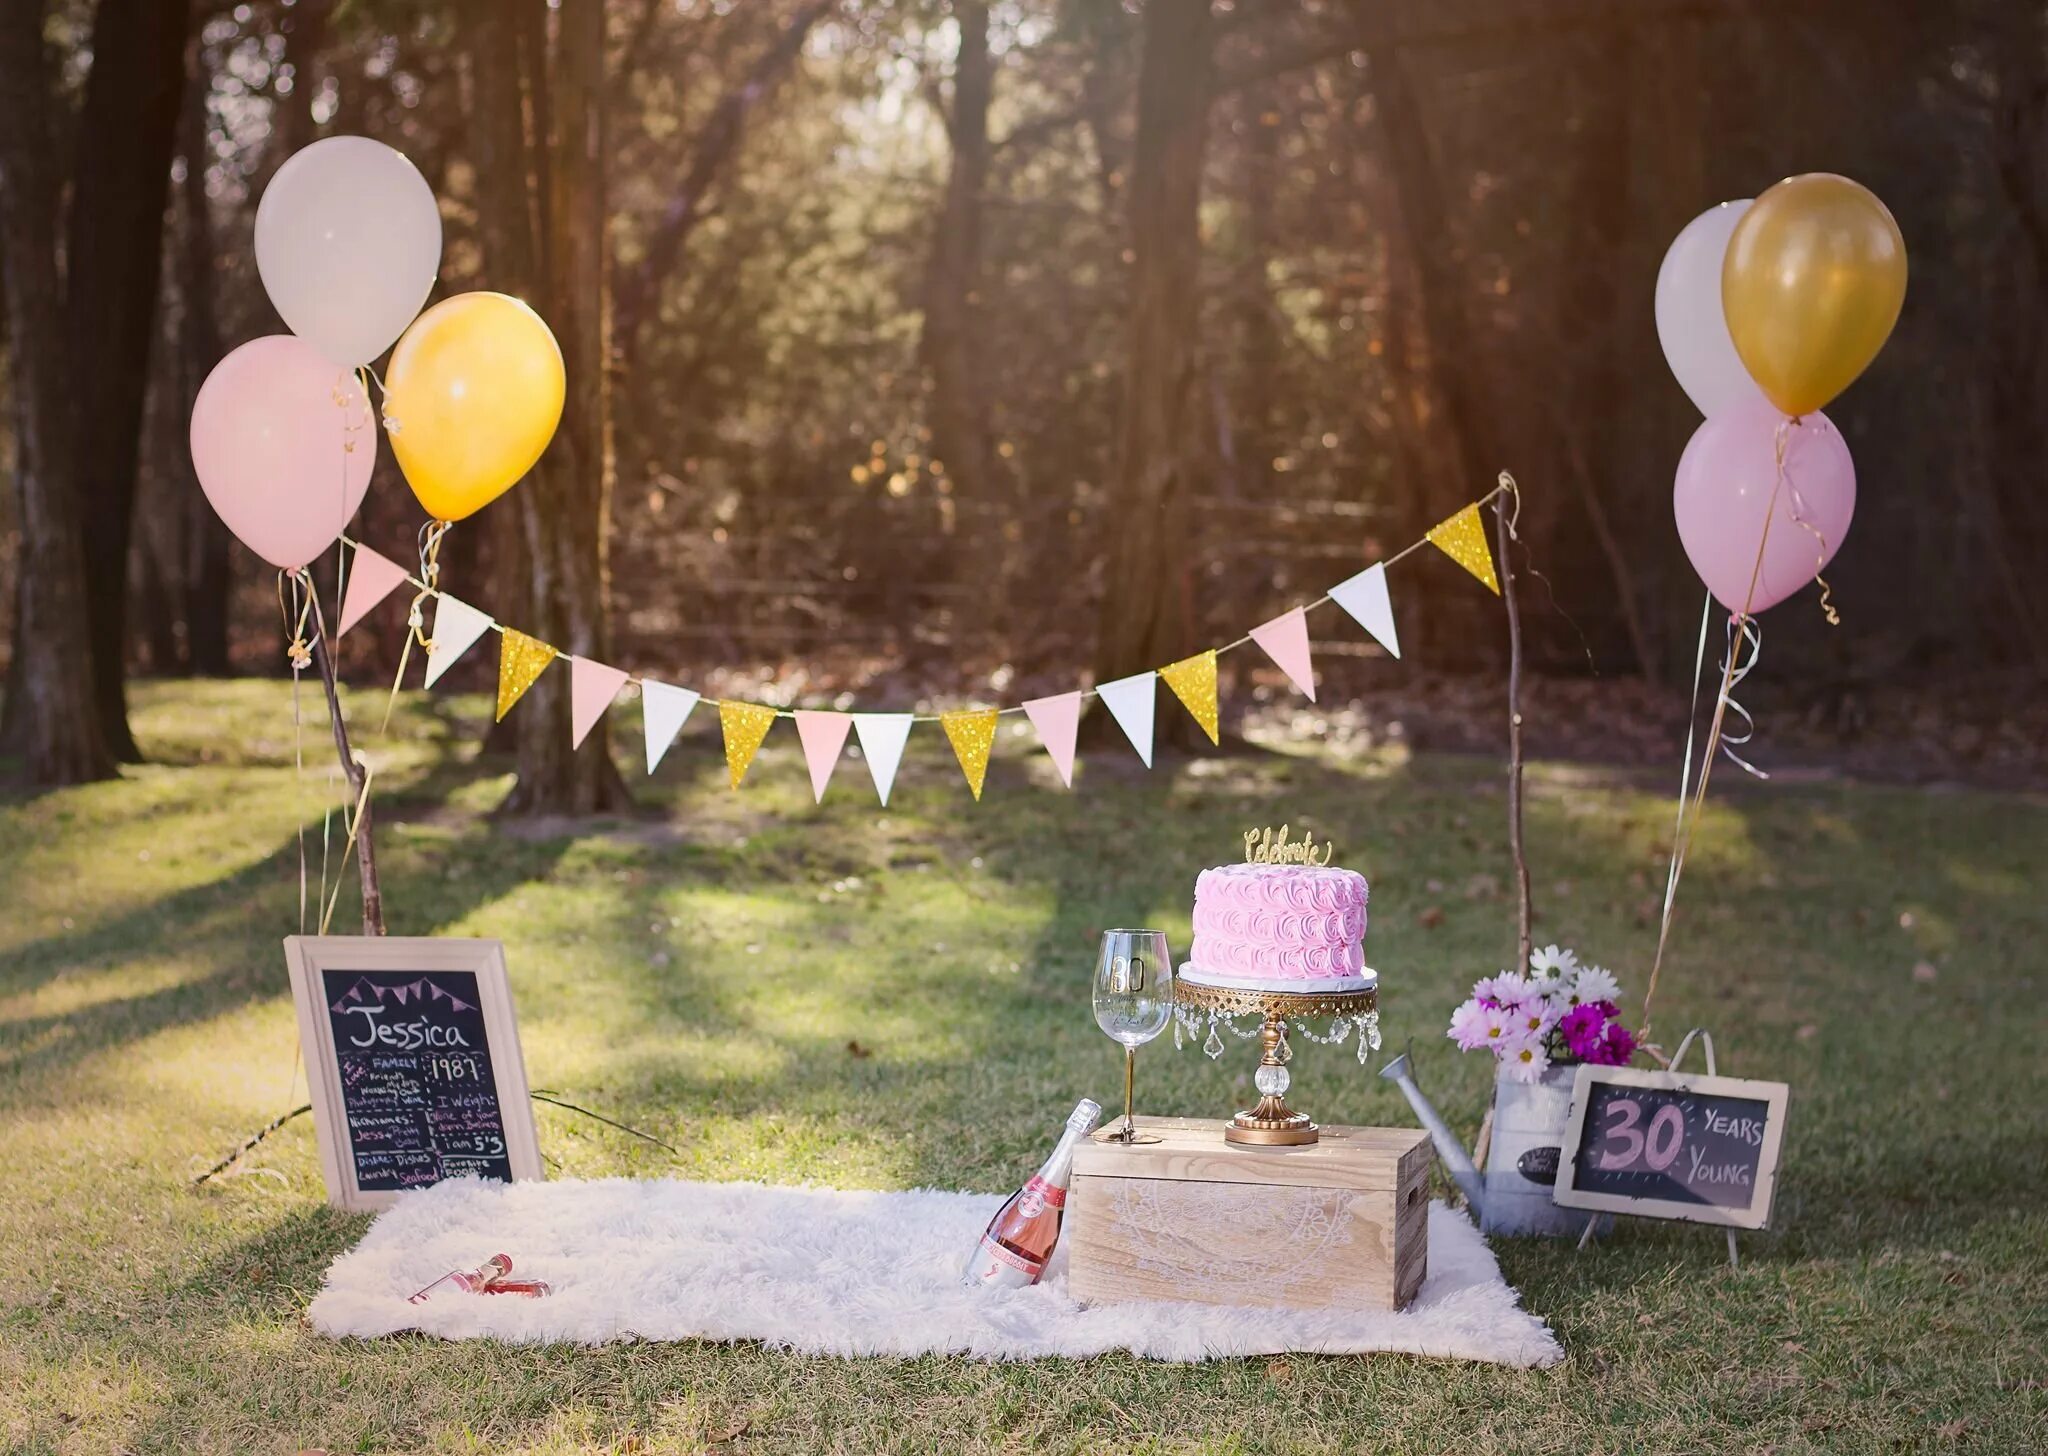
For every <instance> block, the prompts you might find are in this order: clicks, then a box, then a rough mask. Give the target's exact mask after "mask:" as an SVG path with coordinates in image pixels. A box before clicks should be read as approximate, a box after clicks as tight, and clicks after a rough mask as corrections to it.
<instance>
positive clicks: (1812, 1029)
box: [1792, 1021, 1820, 1041]
mask: <svg viewBox="0 0 2048 1456" xmlns="http://www.w3.org/2000/svg"><path fill="white" fill-rule="evenodd" d="M1792 1034H1793V1035H1794V1036H1796V1037H1798V1038H1799V1039H1800V1040H1801V1041H1812V1040H1813V1039H1814V1038H1815V1037H1817V1036H1819V1035H1820V1028H1819V1027H1818V1026H1815V1025H1814V1024H1813V1023H1812V1022H1810V1021H1809V1022H1807V1023H1806V1025H1804V1026H1802V1027H1800V1028H1799V1030H1797V1031H1795V1032H1793V1033H1792Z"/></svg>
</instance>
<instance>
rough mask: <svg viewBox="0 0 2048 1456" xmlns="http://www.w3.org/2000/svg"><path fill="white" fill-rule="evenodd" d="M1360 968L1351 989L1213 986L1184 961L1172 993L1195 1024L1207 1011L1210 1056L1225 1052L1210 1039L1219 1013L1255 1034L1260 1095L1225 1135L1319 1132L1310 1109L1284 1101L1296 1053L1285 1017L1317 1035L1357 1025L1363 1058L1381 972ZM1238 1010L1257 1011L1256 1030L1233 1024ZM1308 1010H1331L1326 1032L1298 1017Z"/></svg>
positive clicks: (1251, 1139) (1333, 1036)
mask: <svg viewBox="0 0 2048 1456" xmlns="http://www.w3.org/2000/svg"><path fill="white" fill-rule="evenodd" d="M1365 974H1366V978H1367V980H1366V984H1365V985H1364V986H1363V987H1361V988H1359V989H1356V990H1348V991H1327V992H1310V993H1303V992H1298V991H1270V990H1252V989H1248V988H1240V987H1235V986H1213V985H1209V984H1207V983H1205V982H1202V981H1198V980H1191V979H1189V977H1188V975H1187V973H1186V969H1185V968H1183V970H1182V975H1181V978H1180V979H1179V980H1178V981H1177V982H1175V984H1174V999H1175V1001H1176V1002H1177V1003H1178V1007H1179V1008H1180V1009H1182V1010H1183V1011H1185V1012H1190V1013H1193V1018H1192V1019H1193V1021H1194V1025H1196V1026H1198V1025H1199V1024H1200V1020H1201V1014H1202V1013H1204V1012H1206V1013H1207V1020H1208V1023H1209V1037H1210V1044H1209V1046H1208V1047H1205V1050H1208V1052H1209V1055H1210V1056H1212V1057H1215V1056H1220V1055H1221V1054H1222V1049H1221V1047H1220V1046H1218V1045H1216V1043H1215V1037H1216V1024H1217V1023H1218V1022H1219V1021H1220V1022H1222V1023H1223V1024H1224V1025H1225V1026H1228V1027H1230V1029H1231V1031H1232V1032H1234V1033H1236V1034H1237V1035H1238V1036H1240V1037H1245V1038H1249V1037H1251V1036H1253V1035H1256V1036H1257V1037H1258V1038H1259V1047H1260V1056H1259V1066H1258V1070H1257V1071H1256V1072H1254V1073H1253V1074H1252V1084H1253V1085H1254V1086H1255V1087H1257V1088H1258V1091H1259V1103H1258V1106H1256V1107H1252V1108H1246V1109H1242V1110H1240V1111H1239V1112H1238V1114H1237V1115H1236V1116H1235V1117H1233V1118H1231V1120H1230V1121H1229V1122H1228V1123H1226V1124H1224V1127H1223V1138H1224V1141H1225V1142H1232V1143H1239V1144H1243V1145H1246V1146H1251V1147H1300V1146H1303V1145H1305V1144H1308V1143H1312V1142H1314V1141H1316V1139H1317V1138H1319V1137H1320V1136H1321V1135H1322V1133H1321V1130H1320V1129H1319V1128H1317V1126H1316V1124H1315V1122H1314V1120H1313V1119H1311V1118H1310V1117H1309V1115H1308V1114H1307V1113H1305V1112H1297V1111H1295V1110H1294V1109H1293V1108H1292V1107H1289V1106H1288V1105H1287V1089H1288V1087H1289V1086H1290V1085H1291V1084H1292V1082H1293V1077H1292V1075H1291V1074H1290V1073H1289V1072H1288V1070H1287V1063H1288V1062H1289V1061H1290V1060H1292V1058H1293V1052H1292V1050H1291V1049H1290V1048H1289V1047H1288V1044H1287V1023H1288V1022H1289V1021H1290V1020H1294V1021H1295V1022H1296V1026H1297V1028H1298V1029H1299V1030H1300V1031H1301V1032H1302V1033H1303V1034H1304V1035H1306V1036H1308V1037H1309V1038H1310V1039H1311V1040H1313V1041H1320V1042H1332V1043H1333V1042H1339V1041H1342V1040H1343V1039H1344V1037H1345V1035H1346V1034H1347V1032H1350V1031H1355V1032H1356V1033H1357V1035H1358V1059H1359V1061H1360V1062H1364V1061H1365V1060H1366V1057H1367V1054H1368V1050H1369V1049H1371V1048H1377V1047H1378V1045H1379V977H1378V975H1377V974H1375V973H1374V972H1372V971H1367V972H1366V973H1365ZM1239 1016H1257V1017H1259V1018H1260V1021H1259V1028H1258V1030H1257V1032H1255V1033H1254V1032H1241V1031H1238V1030H1237V1027H1236V1026H1235V1025H1234V1024H1233V1021H1234V1019H1235V1018H1236V1017H1239ZM1307 1017H1329V1018H1331V1021H1332V1026H1331V1030H1330V1032H1329V1034H1328V1035H1327V1036H1316V1035H1315V1034H1314V1033H1313V1032H1310V1031H1309V1030H1308V1028H1307V1027H1306V1026H1302V1025H1301V1024H1300V1021H1299V1020H1297V1018H1307ZM1189 1029H1190V1030H1192V1029H1193V1027H1192V1026H1191V1027H1190V1028H1189Z"/></svg>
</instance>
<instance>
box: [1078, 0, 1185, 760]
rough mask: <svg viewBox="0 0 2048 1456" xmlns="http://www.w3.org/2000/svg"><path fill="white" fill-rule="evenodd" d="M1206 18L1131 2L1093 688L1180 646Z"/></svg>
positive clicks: (1101, 719) (1170, 724) (1171, 725)
mask: <svg viewBox="0 0 2048 1456" xmlns="http://www.w3.org/2000/svg"><path fill="white" fill-rule="evenodd" d="M1211 25H1212V21H1211V18H1210V13H1209V4H1208V0H1199V3H1196V0H1181V3H1177V4H1152V5H1148V6H1146V7H1145V12H1144V40H1143V44H1144V55H1143V59H1142V60H1141V62H1140V65H1139V72H1138V125H1137V136H1136V140H1135V143H1134V146H1133V151H1132V161H1131V179H1130V206H1129V218H1130V230H1131V253H1132V260H1131V271H1130V289H1131V320H1130V334H1129V340H1130V343H1129V360H1130V362H1129V368H1128V373H1127V375H1126V379H1125V384H1124V400H1123V422H1122V427H1121V439H1120V443H1119V450H1118V462H1117V475H1116V493H1115V498H1114V504H1113V506H1112V512H1113V514H1112V516H1111V518H1110V519H1109V520H1108V521H1107V522H1106V527H1107V532H1108V551H1107V560H1108V578H1107V581H1106V582H1105V584H1104V591H1103V598H1102V618H1101V623H1100V627H1099V632H1098V636H1097V639H1096V648H1095V679H1096V681H1097V682H1104V681H1108V680H1109V679H1112V678H1118V677H1124V676H1126V675H1128V674H1130V673H1134V672H1143V671H1144V670H1146V669H1148V668H1156V667H1161V666H1164V665H1165V664H1167V663H1170V662H1173V661H1175V660H1176V659H1178V658H1180V657H1184V656H1185V655H1186V654H1187V652H1188V650H1189V644H1190V640H1191V637H1190V628H1191V623H1190V621H1189V617H1190V611H1189V602H1188V597H1189V590H1188V582H1187V578H1186V572H1187V570H1188V563H1189V556H1190V546H1191V531H1190V513H1189V505H1190V497H1191V496H1192V495H1193V493H1194V481H1193V479H1192V476H1193V473H1194V469H1195V462H1196V460H1197V459H1198V458H1199V456H1198V454H1197V453H1196V443H1197V440H1198V437H1199V435H1200V425H1201V418H1202V405H1201V397H1200V382H1201V360H1200V357H1199V342H1200V306H1199V296H1200V295H1199V285H1200V281H1201V280H1200V273H1201V261H1202V239H1201V231H1200V225H1199V217H1198V208H1199V205H1200V202H1201V194H1202V164H1203V156H1204V152H1205V149H1206V147H1207V142H1208V118H1209V96H1210V86H1211V78H1212V72H1213V68H1214V58H1213V55H1212V49H1211V48H1212V41H1213V37H1212V35H1211ZM1107 716H1108V715H1106V714H1095V715H1092V719H1091V729H1092V733H1095V734H1100V733H1103V732H1105V731H1113V730H1105V729H1104V727H1103V724H1104V723H1105V722H1106V720H1107ZM1158 721H1159V732H1160V739H1161V741H1162V742H1178V743H1182V744H1190V743H1192V742H1193V741H1194V740H1195V739H1196V738H1198V737H1200V732H1199V729H1197V728H1196V726H1195V723H1194V720H1193V718H1192V717H1190V716H1189V715H1188V714H1186V713H1179V712H1172V713H1167V712H1162V713H1161V714H1160V715H1159V720H1158Z"/></svg>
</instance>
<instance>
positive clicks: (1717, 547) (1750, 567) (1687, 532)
mask: <svg viewBox="0 0 2048 1456" xmlns="http://www.w3.org/2000/svg"><path fill="white" fill-rule="evenodd" d="M1781 429H1782V430H1783V431H1784V432H1785V481H1784V484H1783V486H1782V487H1780V486H1778V484H1777V457H1776V447H1777V436H1778V431H1779V430H1781ZM1774 489H1775V490H1776V493H1777V509H1776V510H1775V511H1772V510H1771V499H1772V492H1773V490H1774ZM1671 504H1672V510H1673V512H1674V514H1675V515H1676V516H1677V518H1678V539H1679V540H1681V541H1683V542H1684V543H1685V554H1686V556H1687V557H1689V558H1690V559H1691V561H1692V567H1693V570H1694V571H1697V572H1698V573H1699V574H1700V580H1702V581H1704V582H1705V583H1706V584H1707V588H1708V590H1710V591H1712V592H1713V594H1714V596H1715V597H1716V598H1717V599H1719V601H1720V603H1721V605H1723V606H1724V607H1726V608H1728V610H1730V611H1731V612H1740V611H1742V610H1744V608H1745V605H1746V606H1747V609H1748V611H1749V612H1750V614H1751V615H1755V614H1756V613H1758V612H1761V611H1764V610H1765V609H1766V608H1769V607H1774V606H1776V605H1777V604H1778V603H1779V602H1782V601H1784V600H1785V598H1787V597H1789V596H1791V595H1792V594H1793V593H1794V592H1796V591H1798V590H1799V589H1800V588H1801V587H1803V586H1805V585H1806V584H1807V583H1808V582H1809V581H1811V580H1813V578H1814V577H1815V575H1817V574H1818V573H1819V572H1820V571H1821V570H1822V569H1823V568H1824V567H1825V566H1826V565H1827V564H1828V562H1829V561H1831V560H1833V559H1834V555H1835V552H1836V551H1838V550H1840V549H1841V546H1842V538H1843V537H1844V536H1846V535H1848V534H1849V520H1850V518H1851V517H1852V516H1853V515H1855V513H1856V467H1855V465H1854V463H1853V462H1851V460H1850V459H1849V447H1848V445H1847V444H1845V443H1844V442H1843V440H1842V435H1841V432H1840V431H1839V430H1837V429H1836V428H1835V427H1834V425H1833V424H1832V423H1831V422H1830V421H1829V419H1828V417H1827V416H1826V415H1824V414H1821V413H1819V412H1818V411H1815V412H1814V413H1813V414H1810V415H1806V416H1803V417H1802V418H1800V419H1798V420H1788V419H1786V418H1785V417H1784V416H1783V415H1782V414H1780V413H1778V411H1777V409H1776V407H1775V406H1773V405H1772V404H1770V403H1769V402H1768V401H1767V400H1763V399H1753V400H1744V401H1741V402H1740V403H1737V404H1733V405H1730V406H1728V407H1727V408H1725V409H1723V410H1721V411H1719V412H1718V413H1716V414H1714V415H1712V416H1710V417H1709V418H1708V419H1707V422H1706V423H1705V424H1703V425H1701V426H1700V427H1699V429H1698V430H1696V431H1694V433H1693V437H1692V439H1691V441H1690V442H1688V443H1687V445H1686V447H1685V454H1684V455H1682V456H1681V457H1679V461H1678V481H1677V485H1676V487H1675V488H1674V489H1673V491H1672V498H1671ZM1767 512H1769V513H1770V520H1771V528H1770V534H1769V537H1768V539H1767V538H1766V537H1765V534H1764V517H1765V514H1766V513H1767ZM1759 546H1761V547H1762V548H1763V569H1762V571H1761V572H1760V573H1759V572H1758V571H1757V550H1758V547H1759ZM1752 576H1754V579H1755V583H1756V587H1755V591H1754V592H1753V593H1752V591H1751V589H1750V582H1751V579H1752Z"/></svg>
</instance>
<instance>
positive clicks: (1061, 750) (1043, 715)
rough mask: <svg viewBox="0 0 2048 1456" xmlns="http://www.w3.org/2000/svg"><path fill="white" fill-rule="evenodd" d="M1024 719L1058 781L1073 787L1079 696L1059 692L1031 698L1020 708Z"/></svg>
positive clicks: (1079, 707)
mask: <svg viewBox="0 0 2048 1456" xmlns="http://www.w3.org/2000/svg"><path fill="white" fill-rule="evenodd" d="M1024 716H1025V717H1027V718H1029V719H1030V720H1031V726H1032V727H1033V728H1036V729H1037V730H1038V738H1039V741H1040V742H1041V743H1043V744H1044V745H1045V751H1046V754H1047V756H1048V757H1050V758H1051V759H1052V766H1053V767H1054V768H1056V769H1058V770H1059V771H1060V782H1061V783H1063V784H1065V785H1066V786H1067V787H1068V788H1070V789H1071V788H1072V787H1073V786H1074V735H1075V731H1076V730H1077V729H1078V728H1079V727H1080V726H1081V695H1080V694H1079V693H1059V694H1056V695H1055V696H1053V697H1050V698H1033V699H1032V700H1031V701H1030V702H1028V703H1026V704H1025V705H1024Z"/></svg>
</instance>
